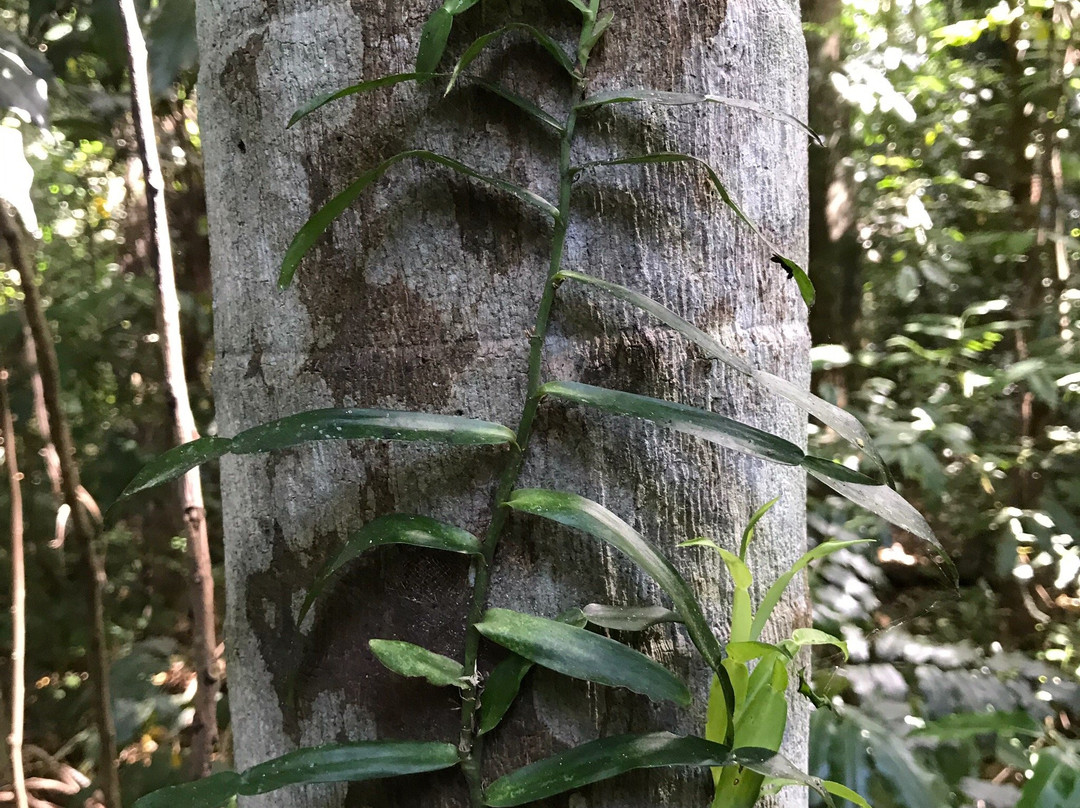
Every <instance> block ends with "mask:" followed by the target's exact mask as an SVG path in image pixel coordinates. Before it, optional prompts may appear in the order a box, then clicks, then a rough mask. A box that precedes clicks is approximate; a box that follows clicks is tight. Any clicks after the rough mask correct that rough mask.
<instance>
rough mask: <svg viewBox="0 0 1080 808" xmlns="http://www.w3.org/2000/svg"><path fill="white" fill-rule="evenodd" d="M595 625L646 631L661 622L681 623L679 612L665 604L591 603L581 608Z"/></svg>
mask: <svg viewBox="0 0 1080 808" xmlns="http://www.w3.org/2000/svg"><path fill="white" fill-rule="evenodd" d="M581 611H582V612H584V614H585V618H586V619H587V620H588V621H589V622H590V623H592V624H593V625H594V626H600V628H606V629H610V630H611V631H644V630H645V629H647V628H652V627H653V626H655V625H659V624H660V623H681V622H682V618H681V617H679V615H678V613H676V612H673V611H671V609H665V608H664V607H663V606H604V605H602V604H599V603H590V604H589V605H588V606H586V607H585V608H584V609H582V610H581Z"/></svg>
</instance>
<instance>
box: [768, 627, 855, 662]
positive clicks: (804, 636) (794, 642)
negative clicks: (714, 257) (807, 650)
mask: <svg viewBox="0 0 1080 808" xmlns="http://www.w3.org/2000/svg"><path fill="white" fill-rule="evenodd" d="M782 645H783V646H784V647H786V648H788V649H789V650H790V652H791V656H794V655H795V653H796V652H797V651H798V649H800V648H802V647H804V646H807V645H832V646H835V647H836V648H839V649H840V651H841V652H842V653H843V654H844V659H845V660H847V658H848V647H847V643H846V642H844V641H843V640H841V639H840V638H839V637H834V636H833V635H832V634H829V633H828V632H827V631H821V630H819V629H816V628H797V629H795V631H793V632H792V634H791V638H790V639H787V640H784V642H783V643H782Z"/></svg>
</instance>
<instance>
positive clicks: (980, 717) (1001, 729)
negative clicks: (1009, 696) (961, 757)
mask: <svg viewBox="0 0 1080 808" xmlns="http://www.w3.org/2000/svg"><path fill="white" fill-rule="evenodd" d="M987 733H992V734H994V735H997V736H999V737H1010V736H1014V735H1027V736H1030V737H1033V738H1038V737H1040V736H1041V735H1042V734H1043V729H1042V727H1041V726H1040V725H1039V723H1038V722H1037V721H1035V719H1033V718H1032V717H1031V716H1030V715H1028V714H1027V713H1025V712H1024V711H1023V710H1017V711H1012V712H1006V711H1001V710H994V711H992V712H985V713H954V714H952V715H946V716H942V717H941V718H939V719H937V720H936V721H928V722H926V725H925V726H922V727H919V728H917V729H914V730H912V731H911V732H910V733H909V735H910V736H911V737H920V736H923V737H929V738H937V739H939V740H942V741H958V740H964V739H966V738H971V737H973V736H976V735H985V734H987Z"/></svg>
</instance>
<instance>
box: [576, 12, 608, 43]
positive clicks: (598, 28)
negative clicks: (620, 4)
mask: <svg viewBox="0 0 1080 808" xmlns="http://www.w3.org/2000/svg"><path fill="white" fill-rule="evenodd" d="M614 19H615V12H614V11H605V12H604V13H603V14H601V15H600V16H599V18H597V20H596V24H595V25H593V29H592V33H591V34H590V35H589V38H588V39H587V40H586V41H585V42H584V43H583V44H584V45H585V47H586V49H587V50H592V49H593V46H594V45H595V44H596V43H597V42H599V41H600V37H602V36H603V35H604V34H605V32H606V31H607V29H608V28H609V27H610V26H611V23H612V21H613V20H614Z"/></svg>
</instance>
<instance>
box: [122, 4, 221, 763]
mask: <svg viewBox="0 0 1080 808" xmlns="http://www.w3.org/2000/svg"><path fill="white" fill-rule="evenodd" d="M119 3H120V15H121V17H122V18H123V21H124V34H125V38H126V39H127V46H128V60H129V61H128V65H129V68H130V79H131V117H132V120H133V123H134V125H135V132H136V137H137V138H138V141H139V157H140V159H141V161H142V165H143V178H144V181H145V188H146V207H147V212H148V216H147V223H148V227H147V230H148V234H149V244H150V264H151V266H153V268H154V275H155V277H156V278H157V287H158V300H157V302H158V309H157V318H158V324H159V327H160V329H161V354H162V361H163V364H164V367H165V389H166V395H167V399H168V402H169V409H170V411H171V412H170V415H171V416H172V418H171V419H170V420H171V422H172V430H173V440H174V441H175V444H176V445H177V446H179V445H180V444H182V443H187V442H188V441H192V440H195V439H196V438H198V437H199V431H198V429H197V428H196V426H195V416H194V414H193V413H192V411H191V400H190V398H189V397H188V386H187V376H186V375H185V373H184V345H183V340H182V338H181V336H180V298H179V297H178V296H177V293H176V272H175V270H174V269H173V256H172V238H171V236H170V234H169V219H168V215H167V213H166V210H165V179H164V177H163V176H162V174H161V159H160V158H159V157H158V145H157V134H156V132H155V130H154V113H153V110H152V109H151V107H150V103H151V102H150V75H149V73H148V71H147V64H146V41H145V40H144V38H143V33H142V29H141V28H140V27H139V15H138V12H137V11H136V10H135V3H134V2H133V0H119ZM180 509H181V518H182V519H183V522H184V534H185V538H186V539H187V558H188V599H189V605H190V608H191V627H192V628H191V655H192V658H193V661H194V665H195V676H196V683H195V699H194V708H195V716H194V718H193V719H192V722H191V753H190V754H191V757H190V759H189V761H188V766H189V771H190V773H191V775H192V777H193V778H195V779H198V778H200V777H206V776H207V775H208V774H210V770H211V765H212V764H213V761H214V749H215V748H216V746H217V741H218V724H217V696H218V690H219V688H220V686H221V681H220V676H219V673H218V663H217V654H216V648H217V628H216V626H215V613H214V575H213V568H212V567H211V563H210V541H209V539H208V538H207V534H206V507H205V505H204V504H203V494H202V480H201V478H200V477H199V470H198V469H197V468H194V469H191V470H190V471H188V473H187V474H185V475H184V476H183V477H182V478H181V479H180Z"/></svg>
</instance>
